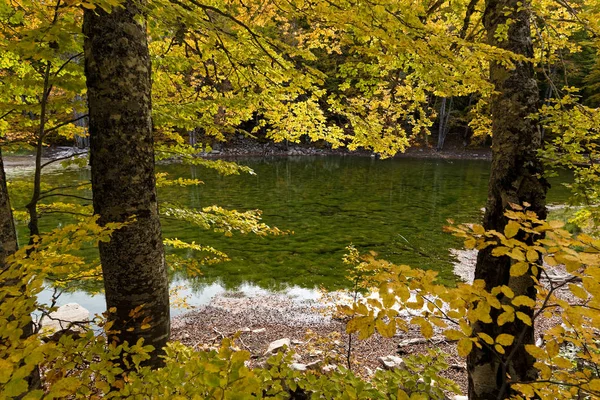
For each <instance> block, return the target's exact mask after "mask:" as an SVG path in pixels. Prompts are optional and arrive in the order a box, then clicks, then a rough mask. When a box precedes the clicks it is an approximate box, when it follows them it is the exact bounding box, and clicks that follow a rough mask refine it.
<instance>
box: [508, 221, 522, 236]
mask: <svg viewBox="0 0 600 400" xmlns="http://www.w3.org/2000/svg"><path fill="white" fill-rule="evenodd" d="M520 227H521V226H520V225H519V224H518V223H517V222H515V221H508V224H506V226H505V227H504V236H506V237H507V238H509V239H510V238H512V237H514V236H515V235H516V234H517V233H518V232H519V228H520Z"/></svg>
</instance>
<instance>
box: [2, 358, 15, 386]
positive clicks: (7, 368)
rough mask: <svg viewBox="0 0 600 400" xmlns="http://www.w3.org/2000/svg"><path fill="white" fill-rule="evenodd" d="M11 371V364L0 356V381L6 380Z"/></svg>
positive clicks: (4, 381)
mask: <svg viewBox="0 0 600 400" xmlns="http://www.w3.org/2000/svg"><path fill="white" fill-rule="evenodd" d="M12 372H13V364H12V363H11V362H10V361H8V360H4V359H2V358H0V383H6V382H8V381H9V379H10V376H11V374H12Z"/></svg>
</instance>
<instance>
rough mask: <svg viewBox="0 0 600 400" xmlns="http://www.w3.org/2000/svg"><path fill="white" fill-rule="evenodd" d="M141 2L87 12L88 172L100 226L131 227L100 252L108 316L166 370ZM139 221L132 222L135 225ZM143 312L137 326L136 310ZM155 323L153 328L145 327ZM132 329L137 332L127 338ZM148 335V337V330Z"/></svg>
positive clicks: (164, 282) (164, 296)
mask: <svg viewBox="0 0 600 400" xmlns="http://www.w3.org/2000/svg"><path fill="white" fill-rule="evenodd" d="M140 4H141V3H140V2H139V1H133V0H128V1H125V2H124V3H123V4H122V5H121V6H119V7H116V8H115V9H113V10H112V12H111V13H107V12H105V11H103V10H99V9H96V10H93V11H92V10H86V12H85V16H84V27H83V32H84V34H85V42H84V51H85V74H86V79H87V87H88V103H89V131H90V164H91V168H92V191H93V198H94V201H93V203H94V212H95V213H96V214H99V215H100V219H99V222H100V224H105V223H108V222H127V221H129V222H128V223H127V225H126V226H125V227H123V228H121V229H119V230H118V231H117V232H115V233H114V234H113V236H112V239H111V241H110V242H108V243H101V244H100V259H101V262H102V272H103V278H104V286H105V293H106V303H107V308H108V309H110V308H112V307H114V308H116V313H115V314H114V315H113V316H112V317H111V318H113V319H114V320H115V325H114V329H117V330H120V331H121V332H120V333H119V334H118V338H119V340H121V341H123V340H127V341H128V342H130V343H135V342H137V340H138V339H139V338H144V340H145V344H151V345H153V346H154V347H155V348H156V349H157V351H155V352H153V357H152V359H151V360H150V362H149V364H150V365H153V366H158V365H160V359H159V358H158V355H159V354H160V349H162V347H163V346H164V345H165V344H166V342H167V340H168V339H169V332H170V316H169V291H168V279H167V273H166V270H165V261H164V249H163V243H162V234H161V227H160V221H159V217H158V207H157V198H156V188H155V177H154V149H153V135H152V119H151V111H152V110H151V108H152V104H151V77H150V72H151V67H150V57H149V53H148V43H147V38H146V26H145V24H144V23H143V22H141V21H143V16H142V14H141V9H140ZM132 218H134V219H133V220H131V219H132ZM141 305H143V308H142V311H143V313H142V314H143V315H142V316H140V317H138V318H135V319H134V320H132V318H131V316H130V312H131V310H133V309H135V308H136V307H138V306H141ZM145 317H150V318H151V321H150V323H149V324H150V328H147V327H146V326H142V325H145V324H143V323H142V321H143V319H144V318H145ZM128 328H133V330H131V331H129V329H128ZM143 328H146V329H143Z"/></svg>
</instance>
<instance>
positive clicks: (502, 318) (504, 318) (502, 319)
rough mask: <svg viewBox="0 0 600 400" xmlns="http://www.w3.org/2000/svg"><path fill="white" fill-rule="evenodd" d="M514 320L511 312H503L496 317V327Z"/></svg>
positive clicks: (513, 314)
mask: <svg viewBox="0 0 600 400" xmlns="http://www.w3.org/2000/svg"><path fill="white" fill-rule="evenodd" d="M514 320H515V313H514V312H512V311H506V312H503V313H502V314H500V315H499V316H498V325H499V326H502V325H504V324H506V323H507V322H513V321H514Z"/></svg>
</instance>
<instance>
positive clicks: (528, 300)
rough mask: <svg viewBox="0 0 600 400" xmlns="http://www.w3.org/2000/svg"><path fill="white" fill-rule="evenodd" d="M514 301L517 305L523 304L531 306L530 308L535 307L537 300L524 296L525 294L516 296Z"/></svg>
mask: <svg viewBox="0 0 600 400" xmlns="http://www.w3.org/2000/svg"><path fill="white" fill-rule="evenodd" d="M512 303H513V305H514V306H515V307H521V306H526V307H530V308H533V307H535V300H533V299H532V298H531V297H529V296H524V295H521V296H517V297H515V298H514V299H513V300H512Z"/></svg>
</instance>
